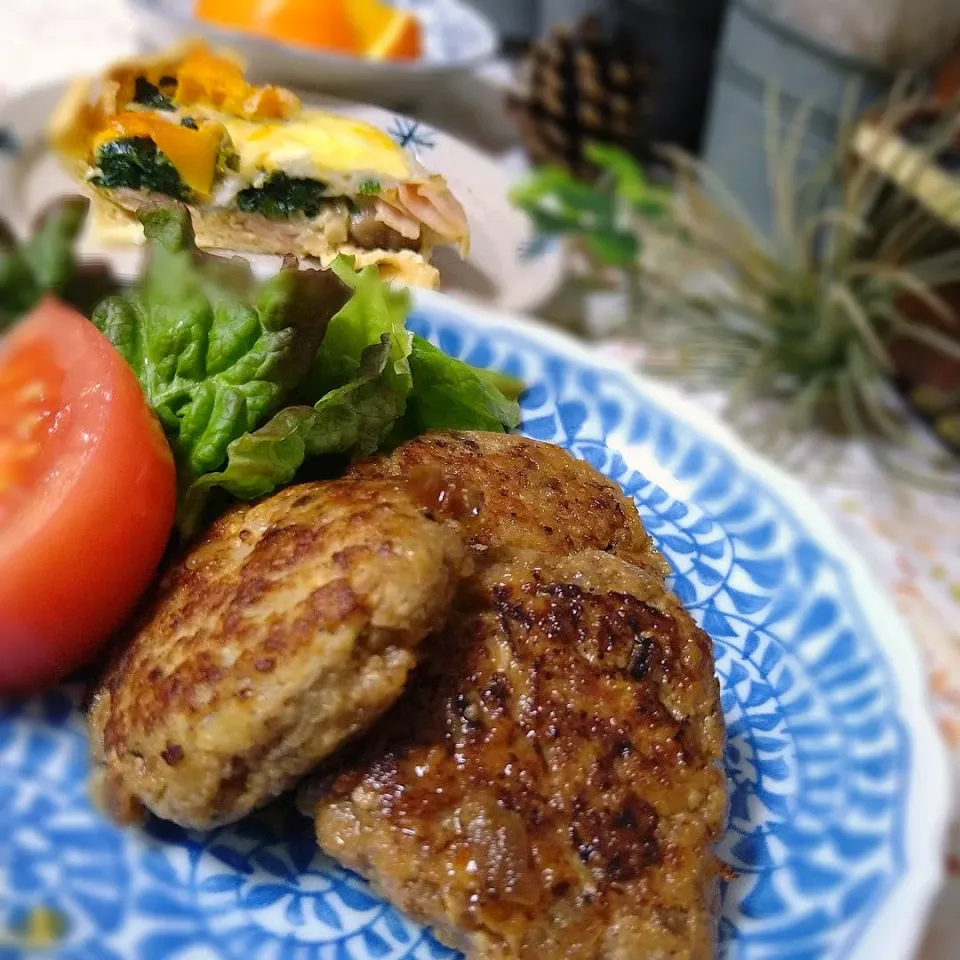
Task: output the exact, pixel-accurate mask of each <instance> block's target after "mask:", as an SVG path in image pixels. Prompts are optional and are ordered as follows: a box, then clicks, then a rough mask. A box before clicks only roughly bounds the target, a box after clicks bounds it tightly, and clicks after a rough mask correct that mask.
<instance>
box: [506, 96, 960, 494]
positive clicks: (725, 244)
mask: <svg viewBox="0 0 960 960" xmlns="http://www.w3.org/2000/svg"><path fill="white" fill-rule="evenodd" d="M778 100H779V98H778V97H777V96H776V95H775V94H771V96H770V97H769V98H768V123H767V128H768V135H767V142H766V155H767V163H768V170H769V182H770V184H771V198H772V208H773V221H774V224H773V230H772V232H771V233H764V232H762V231H761V230H760V229H758V228H757V226H756V225H755V224H753V223H752V222H751V221H750V218H749V217H748V215H747V214H746V213H745V212H744V211H743V210H742V209H741V208H740V207H739V205H738V204H737V203H736V201H735V200H734V199H733V198H732V197H731V196H730V195H729V194H728V193H727V192H726V191H725V190H724V189H723V187H722V184H720V183H719V182H718V181H717V179H716V177H715V176H714V175H713V174H712V173H711V171H710V170H709V169H707V168H705V167H704V166H703V165H702V164H700V163H699V162H698V161H696V160H695V159H693V158H691V157H689V156H686V155H684V154H683V153H680V152H677V151H671V152H669V153H667V154H665V157H666V159H667V160H668V161H669V163H670V164H671V166H672V168H673V171H674V175H675V176H674V184H673V186H674V189H673V194H672V197H670V198H669V199H668V198H667V197H666V195H665V194H664V193H663V192H662V191H661V190H659V189H658V188H655V187H651V186H650V185H649V183H648V182H647V181H646V179H645V178H644V175H643V173H642V171H641V170H640V168H639V166H638V165H637V164H636V162H635V161H633V160H632V158H630V157H629V156H627V155H625V154H622V153H619V152H617V151H612V150H611V149H610V148H604V150H603V151H601V153H600V154H598V155H596V156H598V157H599V158H600V159H602V160H603V163H602V164H598V165H600V166H602V168H603V170H604V172H605V176H603V177H601V179H600V180H599V181H598V183H597V185H596V186H587V185H583V184H579V185H578V186H579V188H580V190H581V191H586V192H587V193H589V192H590V191H594V192H596V193H597V194H599V193H601V192H603V193H604V194H605V198H604V199H603V200H602V201H601V200H600V199H599V197H598V196H597V197H592V198H589V199H588V197H587V195H586V193H572V192H571V190H570V185H569V183H567V182H566V181H564V180H562V175H561V174H559V173H558V172H556V171H552V172H548V173H539V174H534V176H533V179H532V181H531V182H530V183H528V184H527V185H526V186H525V187H523V188H522V189H521V190H519V191H518V192H517V193H516V195H515V199H516V201H517V202H518V203H519V204H520V206H521V207H523V208H524V209H525V210H527V211H528V212H529V213H530V215H531V216H532V217H533V220H534V223H535V224H536V225H537V226H538V227H539V228H540V229H549V228H550V225H551V221H550V218H549V217H544V212H545V211H546V212H548V213H549V212H551V211H555V210H556V209H558V206H557V200H556V198H557V197H559V196H564V195H565V196H567V197H568V199H569V198H571V197H574V198H576V200H577V203H576V211H580V212H582V213H583V215H582V216H581V217H580V221H579V226H576V227H574V226H571V224H570V222H569V221H570V220H571V219H574V217H573V213H574V212H576V211H573V210H572V209H571V204H570V203H569V202H568V203H567V204H566V206H563V205H561V206H560V208H559V209H562V210H565V211H566V214H565V216H566V221H565V223H564V229H563V230H562V231H560V232H564V233H568V234H571V233H572V234H575V235H577V236H579V237H581V238H582V240H583V241H585V242H586V244H587V245H588V247H589V248H591V249H592V251H593V254H594V255H595V257H596V258H598V259H599V261H600V263H601V264H602V265H603V266H604V267H607V268H609V267H611V266H614V267H615V266H617V263H616V262H615V260H614V258H612V257H611V256H609V253H610V251H611V250H612V249H613V247H612V246H611V244H610V243H609V242H608V240H609V237H608V233H609V231H610V224H611V223H612V224H614V225H615V229H616V231H617V234H618V237H619V235H620V234H623V235H632V236H634V237H635V243H634V249H635V250H636V252H637V256H638V259H636V260H634V261H632V262H631V263H630V264H629V266H628V268H627V275H628V279H629V281H630V282H629V283H628V284H627V287H626V289H627V294H628V296H627V299H626V314H627V317H626V318H627V320H628V321H631V322H632V323H634V324H639V322H640V319H641V317H642V318H643V326H642V335H643V339H644V341H645V343H646V344H647V346H648V348H649V349H648V351H647V357H648V361H647V363H648V366H650V367H653V368H656V369H658V370H661V371H668V372H671V373H674V374H678V373H679V374H684V375H686V376H688V377H689V378H690V379H691V380H692V381H693V382H695V383H699V384H701V385H708V386H717V385H722V386H724V387H725V388H726V393H725V396H726V397H727V398H728V402H727V413H728V414H729V415H730V416H731V418H732V419H733V420H734V421H735V422H738V423H739V425H740V426H742V427H745V428H746V429H747V430H748V432H749V433H750V434H751V435H752V439H754V440H755V442H757V443H758V444H759V445H761V446H765V447H767V448H773V449H774V451H775V452H783V450H782V448H783V446H784V445H785V443H786V444H790V443H793V442H794V438H795V437H796V436H797V435H798V434H799V433H800V432H802V431H805V430H809V429H810V428H811V427H815V426H817V425H818V424H819V425H823V424H824V423H825V421H827V420H829V421H830V423H831V426H832V428H833V429H836V428H837V427H839V428H840V429H841V430H842V431H845V432H847V433H850V434H854V435H858V436H865V437H868V438H869V439H871V441H873V442H874V446H875V449H876V450H877V451H878V453H880V454H881V455H884V456H885V457H886V459H887V461H888V462H889V463H891V464H896V463H899V460H897V459H896V458H891V457H890V456H889V453H890V450H891V449H892V448H896V446H897V445H899V446H900V447H901V448H906V447H912V446H916V445H918V444H919V445H920V446H921V447H923V446H924V443H923V441H922V440H918V433H917V430H916V428H915V424H914V423H912V422H911V421H910V419H909V418H908V417H907V416H905V405H904V403H903V399H902V396H901V395H900V394H899V393H898V391H897V389H896V385H895V384H896V379H897V374H898V371H897V349H898V344H902V343H905V342H909V341H917V342H919V343H921V344H923V345H924V346H925V347H926V348H928V349H930V350H934V351H936V352H937V353H938V354H942V355H944V356H947V357H950V358H954V359H956V360H960V325H958V322H957V318H956V316H955V314H954V312H953V311H952V309H951V307H950V306H949V304H948V303H947V302H946V301H945V300H944V299H943V297H942V296H941V295H940V292H939V291H940V290H942V289H943V288H944V287H948V286H950V285H952V284H958V283H960V241H958V239H957V238H956V237H950V238H949V240H948V241H945V239H944V236H945V234H946V233H947V231H946V230H945V228H944V226H943V225H942V224H941V223H940V222H938V220H937V219H936V218H935V217H933V216H932V215H931V214H930V213H929V212H927V211H926V210H924V209H922V208H921V207H920V206H919V205H918V204H917V203H916V202H915V201H913V200H911V199H910V196H909V192H908V191H903V190H897V189H894V188H893V187H892V186H891V180H890V174H891V172H892V171H891V170H890V169H889V166H888V169H887V173H886V175H885V174H882V173H879V172H877V171H876V170H875V169H874V167H873V166H872V165H871V164H869V163H861V162H855V160H854V158H853V156H852V154H851V150H850V146H851V143H852V139H851V138H852V135H853V131H854V129H855V128H854V125H853V124H852V123H851V124H846V125H845V126H844V128H843V130H842V133H841V137H840V138H839V139H838V145H837V147H836V150H835V151H834V152H833V153H832V154H831V155H830V156H829V157H828V158H827V160H826V161H824V162H823V163H822V164H821V165H820V166H819V167H818V168H817V169H816V170H815V171H814V172H813V173H812V174H809V175H804V174H802V173H801V172H800V162H799V156H800V146H801V143H802V142H803V138H804V134H805V131H806V128H807V125H808V124H809V120H810V116H811V109H810V108H801V109H799V110H798V111H797V112H796V114H795V115H794V117H793V119H792V121H791V122H790V123H788V124H786V126H785V127H784V125H783V124H782V123H780V122H779V120H780V117H779V104H778ZM917 106H918V101H917V100H916V99H914V98H909V97H907V96H906V95H904V94H902V93H898V94H896V95H895V97H894V98H893V100H892V101H891V105H890V106H889V108H888V109H886V110H885V111H884V113H883V114H882V115H881V116H879V117H878V118H877V119H876V121H875V128H876V129H877V130H879V131H880V132H881V133H884V134H892V133H893V132H894V131H896V130H898V129H899V128H900V126H901V124H902V123H903V121H904V120H905V118H907V117H908V116H910V115H911V114H912V113H914V112H915V111H916V109H917ZM958 127H960V122H958V117H957V113H956V112H955V111H954V112H953V113H951V114H950V115H949V116H947V117H945V118H944V120H943V122H942V123H940V124H938V125H937V128H936V129H935V130H933V131H931V132H930V134H929V136H928V137H927V139H926V140H925V141H924V143H922V144H920V145H919V146H917V148H916V151H915V152H914V154H913V156H912V158H910V159H909V160H905V161H904V163H905V164H910V167H909V169H907V168H904V169H902V170H898V171H896V173H897V175H898V176H897V179H898V181H899V182H900V183H901V184H906V185H908V186H909V184H910V183H911V182H912V181H913V179H914V178H917V177H920V176H921V174H922V172H923V169H924V164H923V163H922V162H920V161H919V160H918V157H919V158H920V159H921V160H931V159H933V158H935V157H936V156H937V155H938V154H939V153H940V152H941V151H942V150H943V148H944V147H945V145H946V144H948V143H950V142H952V141H953V140H954V139H955V137H956V134H957V130H958ZM781 130H784V132H783V133H782V134H781V133H778V131H781ZM568 179H569V178H568ZM624 185H627V188H626V189H624ZM611 205H612V209H613V210H615V211H616V213H615V215H614V216H612V217H611V216H609V210H610V209H611ZM595 210H603V211H604V216H603V217H599V218H598V217H597V216H596V215H595V214H594V213H592V212H591V211H595ZM952 213H953V214H954V215H958V216H960V205H958V209H957V210H954V211H952ZM598 230H599V231H600V234H601V236H600V237H599V242H598V237H597V231H598ZM628 246H629V245H628V242H627V241H626V240H625V239H622V238H620V239H618V240H617V245H616V250H618V251H620V250H622V251H626V250H627V249H628ZM638 295H639V296H638ZM917 305H920V306H921V307H922V311H918V310H917V309H916V308H917ZM911 306H912V309H910V307H911ZM918 312H922V313H923V314H924V315H925V316H926V317H927V320H924V321H919V320H918V318H917V314H918ZM931 321H932V322H931ZM952 332H956V333H957V336H951V333H952ZM770 398H775V399H776V401H777V404H778V409H777V411H776V415H775V416H772V417H771V416H766V415H764V416H763V417H761V418H759V420H760V421H761V422H760V423H757V420H758V418H757V417H756V416H754V415H753V414H755V412H756V410H757V409H758V406H757V403H756V401H757V400H760V399H764V400H766V399H770ZM751 401H753V402H751ZM765 409H766V408H765ZM941 439H943V440H944V441H945V442H947V443H948V444H949V436H947V437H941ZM778 448H780V449H778ZM926 475H927V476H929V471H927V474H926ZM955 476H957V474H955ZM949 482H950V483H951V484H952V483H953V481H952V480H950V481H949Z"/></svg>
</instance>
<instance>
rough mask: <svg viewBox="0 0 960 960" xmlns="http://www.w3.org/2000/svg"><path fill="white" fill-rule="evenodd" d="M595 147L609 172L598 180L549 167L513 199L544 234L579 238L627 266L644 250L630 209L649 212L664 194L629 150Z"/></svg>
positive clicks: (603, 258) (602, 256)
mask: <svg viewBox="0 0 960 960" xmlns="http://www.w3.org/2000/svg"><path fill="white" fill-rule="evenodd" d="M590 149H591V159H592V160H593V161H594V162H595V163H596V164H597V165H598V167H600V169H601V172H602V173H606V174H607V176H605V177H601V179H600V181H599V182H598V183H596V184H590V183H583V182H582V181H580V180H577V179H576V178H575V177H574V176H573V175H572V174H570V173H568V172H567V171H566V170H563V169H561V168H559V167H543V168H540V169H539V170H535V171H534V172H533V173H532V174H531V175H530V176H529V177H528V178H527V180H526V181H525V182H523V183H521V184H519V185H518V186H517V187H515V188H514V190H513V191H512V193H511V198H512V200H513V202H514V203H515V204H516V205H517V206H518V207H520V209H522V210H523V211H524V212H525V213H526V214H527V215H528V216H529V217H530V219H531V220H532V221H533V225H534V228H535V229H536V231H537V232H538V233H541V234H547V235H551V234H552V235H561V236H572V237H577V238H579V239H580V240H582V242H583V243H584V245H585V246H586V248H587V250H588V251H589V252H590V253H591V255H592V256H593V257H594V258H595V259H596V260H598V261H599V262H600V263H601V264H602V265H604V266H610V267H619V268H627V267H630V266H632V265H633V264H635V263H636V261H637V258H638V257H639V255H640V238H639V236H638V235H637V232H636V231H635V230H634V229H632V228H631V224H630V222H629V211H628V208H629V209H632V210H635V211H636V212H643V213H644V214H646V212H647V211H648V210H650V211H657V210H659V209H660V203H661V199H660V197H659V196H658V194H657V192H656V191H655V190H653V189H652V188H650V187H649V186H648V185H647V182H646V179H645V178H644V176H643V172H642V170H641V169H640V167H639V166H638V165H637V164H636V162H635V161H634V160H633V158H632V157H631V156H630V155H629V154H627V153H624V152H623V151H621V150H618V149H617V148H615V147H610V146H602V145H599V144H594V145H592V146H591V148H590Z"/></svg>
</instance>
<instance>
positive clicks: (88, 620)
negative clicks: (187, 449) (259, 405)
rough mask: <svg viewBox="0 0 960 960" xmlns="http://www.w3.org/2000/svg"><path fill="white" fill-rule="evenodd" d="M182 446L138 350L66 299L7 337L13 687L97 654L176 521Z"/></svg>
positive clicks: (5, 620) (6, 611)
mask: <svg viewBox="0 0 960 960" xmlns="http://www.w3.org/2000/svg"><path fill="white" fill-rule="evenodd" d="M175 505H176V477H175V471H174V465H173V458H172V456H171V453H170V448H169V447H168V446H167V442H166V439H165V438H164V436H163V432H162V430H161V428H160V425H159V424H158V423H157V421H156V419H155V417H154V416H153V413H152V412H151V411H150V409H149V408H148V407H147V405H146V402H145V401H144V397H143V393H142V392H141V390H140V384H139V383H138V382H137V379H136V377H135V376H134V373H133V371H132V370H131V369H130V367H129V366H128V365H127V363H126V361H125V360H124V359H123V357H121V356H120V354H119V353H118V352H117V351H116V350H115V349H114V347H113V345H112V344H111V343H110V342H109V341H108V340H107V339H106V337H104V336H103V335H102V334H101V333H100V332H99V331H98V330H97V328H96V327H94V325H93V324H92V323H90V321H89V320H86V319H85V318H84V317H82V316H81V315H80V314H78V313H76V312H74V311H73V310H71V309H70V308H69V307H66V306H64V305H63V304H62V303H60V302H59V301H57V300H54V299H53V298H48V299H46V300H44V301H43V303H41V304H40V305H39V306H38V307H37V308H36V309H35V310H34V311H33V312H32V313H31V314H30V315H29V316H28V317H26V318H25V319H24V320H23V321H21V323H20V324H19V325H18V326H17V327H16V328H15V329H14V330H13V331H12V332H11V333H10V334H8V335H7V336H6V337H5V338H4V339H3V340H2V341H0V691H3V692H10V691H27V690H30V689H33V688H36V687H38V686H40V685H42V684H45V683H50V682H52V681H55V680H57V679H59V678H61V677H63V676H64V675H65V674H67V673H69V672H70V671H71V670H73V669H75V668H76V667H78V666H80V665H81V664H83V663H84V662H85V661H87V660H89V659H90V658H91V657H92V655H93V654H94V653H95V652H96V651H97V649H98V648H99V647H100V646H101V644H102V643H103V642H104V640H106V639H107V637H108V636H109V634H110V633H111V632H112V631H113V630H115V629H116V628H117V627H118V626H119V625H120V624H121V623H122V622H123V620H124V618H125V617H127V616H128V615H129V613H130V611H131V610H132V609H133V607H134V605H135V604H136V602H137V600H138V598H139V597H140V595H141V593H142V592H143V590H144V589H145V588H146V586H147V585H148V583H149V582H150V579H151V577H152V576H153V574H154V572H155V570H156V567H157V564H158V563H159V561H160V558H161V556H162V554H163V551H164V548H165V546H166V543H167V538H168V537H169V535H170V528H171V526H172V524H173V515H174V508H175Z"/></svg>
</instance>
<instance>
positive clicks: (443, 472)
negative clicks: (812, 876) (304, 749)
mask: <svg viewBox="0 0 960 960" xmlns="http://www.w3.org/2000/svg"><path fill="white" fill-rule="evenodd" d="M355 473H356V474H357V475H362V476H366V477H372V476H384V475H386V476H395V475H399V474H405V475H407V476H408V477H412V478H414V479H413V482H414V483H419V484H420V486H421V488H422V489H423V490H425V491H426V492H427V493H428V494H429V495H428V496H425V497H424V499H425V500H427V501H431V502H433V503H435V504H436V505H437V506H436V510H435V512H438V513H443V512H444V511H446V512H447V513H448V514H449V515H451V516H452V517H453V518H454V520H455V522H457V523H458V525H459V526H460V528H461V530H462V531H463V533H464V535H465V536H466V537H467V538H468V541H469V542H470V543H471V544H473V547H474V569H475V572H474V574H473V575H472V576H470V577H468V578H467V579H466V580H465V581H464V583H463V584H462V585H461V587H460V590H459V591H458V595H457V599H456V601H455V609H454V612H453V613H452V614H451V616H450V617H449V618H448V621H447V626H446V628H445V629H444V630H443V631H442V632H441V633H440V634H439V635H437V636H435V637H433V638H431V640H429V641H428V642H427V644H425V645H424V647H423V648H421V655H422V656H423V658H424V661H423V663H422V664H421V666H420V667H419V668H418V670H417V671H416V672H415V673H414V674H413V676H412V678H411V683H410V688H409V690H408V692H407V693H406V694H405V695H404V697H403V698H402V699H401V700H400V701H399V702H398V704H397V705H396V706H395V707H394V708H393V709H392V710H391V711H390V712H389V713H388V714H387V715H386V716H385V717H384V718H383V719H382V720H381V722H380V723H379V724H378V726H377V728H376V729H375V730H374V731H373V732H372V733H371V734H370V735H369V737H368V739H367V740H366V741H365V743H364V746H363V749H362V752H361V753H360V754H359V756H358V755H357V752H356V748H355V747H354V748H351V750H350V751H349V753H347V752H346V751H343V752H341V754H339V755H338V756H337V757H335V758H334V759H333V761H332V762H331V764H330V767H329V770H330V772H329V773H328V774H327V775H325V776H321V777H319V778H317V779H315V780H314V782H313V783H312V784H310V785H309V786H308V787H306V788H305V789H304V791H303V792H302V794H301V803H302V805H303V807H304V809H305V810H308V811H312V812H313V813H314V814H315V816H316V826H317V837H318V840H319V842H320V845H321V846H322V847H323V849H324V850H325V851H326V852H327V853H328V854H330V855H331V856H333V857H335V858H336V859H337V860H339V861H340V862H342V863H343V864H344V865H346V866H347V867H349V868H351V869H353V870H356V871H357V872H359V873H361V874H363V875H364V876H366V877H368V878H369V879H370V880H371V881H372V883H373V884H374V886H376V887H377V888H378V889H379V890H380V891H381V892H382V893H383V894H384V895H385V896H386V897H387V898H388V899H390V900H392V901H393V902H394V903H396V904H397V905H399V906H400V907H401V908H403V909H405V910H406V911H408V912H409V913H410V914H411V915H412V916H414V917H416V918H418V919H420V920H422V921H425V922H427V923H429V924H431V925H433V926H434V928H435V929H436V930H437V932H438V935H439V936H440V937H441V938H442V939H444V940H445V941H447V942H448V943H450V944H451V945H453V946H455V947H457V948H459V949H462V950H464V951H465V952H466V954H467V956H468V958H469V960H527V958H531V957H533V958H540V960H637V958H641V957H642V958H644V960H668V958H669V960H707V958H712V957H713V955H714V951H715V939H716V906H717V896H716V893H717V883H716V881H717V872H718V864H717V860H716V858H715V856H714V853H713V845H714V843H715V842H716V841H717V840H718V839H719V835H720V832H721V830H722V828H723V820H724V811H725V804H726V796H725V785H724V779H723V774H722V771H721V769H720V758H721V750H722V742H723V723H722V718H721V713H720V705H719V688H718V684H717V681H716V679H715V677H714V669H713V655H712V649H711V645H710V641H709V638H708V637H707V636H706V635H705V634H704V633H703V631H702V630H700V629H699V628H698V627H697V626H696V625H695V624H694V622H693V620H692V619H691V618H690V617H689V616H688V615H687V614H686V612H685V611H684V610H683V608H682V607H681V606H680V604H679V602H678V601H677V599H676V598H675V597H674V596H673V595H672V594H671V593H670V592H669V591H668V590H667V588H666V586H665V585H664V581H663V573H664V571H665V570H666V564H665V561H664V560H663V558H662V557H661V556H660V555H659V554H658V553H657V552H656V550H655V549H654V548H653V546H652V544H651V543H650V540H649V538H648V537H647V534H646V533H645V531H644V530H643V527H642V525H641V523H640V520H639V517H638V516H637V513H636V509H635V507H634V505H633V503H632V501H630V500H629V499H628V498H626V497H625V496H624V495H623V494H622V492H621V491H620V490H619V488H617V487H616V486H615V485H614V484H612V483H610V482H609V481H607V480H605V479H604V478H603V477H601V476H600V475H599V474H597V473H596V472H595V471H594V470H593V469H592V468H590V467H589V466H587V465H586V464H584V463H582V462H579V461H576V460H574V459H573V458H572V457H570V456H569V455H568V454H566V453H565V452H564V451H562V450H560V449H559V448H557V447H553V446H550V445H547V444H543V443H537V442H535V441H530V440H524V439H522V438H518V437H509V436H506V437H505V436H499V435H488V434H452V433H446V434H430V435H427V436H424V437H420V438H418V439H416V440H413V441H411V442H410V443H407V444H405V445H404V446H402V447H401V448H399V449H398V450H397V451H396V452H395V453H394V454H393V455H392V456H390V457H388V458H377V459H374V460H371V461H368V462H366V463H363V464H360V465H358V466H357V468H356V469H355ZM417 478H419V480H418V479H417ZM478 491H479V492H478Z"/></svg>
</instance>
